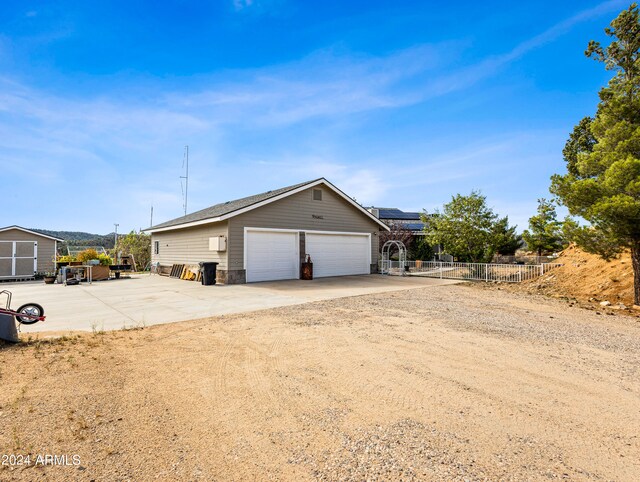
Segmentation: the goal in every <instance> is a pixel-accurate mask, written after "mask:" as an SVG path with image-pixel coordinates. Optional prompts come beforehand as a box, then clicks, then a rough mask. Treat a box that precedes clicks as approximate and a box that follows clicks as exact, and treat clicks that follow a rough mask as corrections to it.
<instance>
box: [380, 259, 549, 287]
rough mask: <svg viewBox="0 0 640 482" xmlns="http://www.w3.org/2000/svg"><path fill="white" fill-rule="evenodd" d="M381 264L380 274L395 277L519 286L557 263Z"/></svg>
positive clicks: (387, 262) (422, 262)
mask: <svg viewBox="0 0 640 482" xmlns="http://www.w3.org/2000/svg"><path fill="white" fill-rule="evenodd" d="M403 264H404V266H401V264H400V262H399V261H381V265H380V272H381V273H382V274H390V275H396V276H427V277H430V278H440V279H463V280H476V281H503V282H507V283H519V282H521V281H526V280H530V279H534V278H537V277H538V276H542V275H543V274H544V273H546V272H547V271H549V270H550V269H553V268H556V267H558V266H561V264H559V263H543V264H536V265H530V264H490V263H457V262H445V261H405V262H404V263H403Z"/></svg>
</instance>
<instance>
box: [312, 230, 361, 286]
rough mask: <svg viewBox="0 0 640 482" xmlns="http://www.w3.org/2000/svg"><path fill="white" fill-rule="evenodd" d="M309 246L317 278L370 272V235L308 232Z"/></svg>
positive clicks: (314, 273)
mask: <svg viewBox="0 0 640 482" xmlns="http://www.w3.org/2000/svg"><path fill="white" fill-rule="evenodd" d="M305 249H306V251H307V254H309V255H310V256H311V261H312V262H313V275H314V277H318V278H322V277H325V276H345V275H358V274H369V273H370V266H369V256H370V253H371V242H370V239H369V236H362V235H346V234H317V233H307V234H306V238H305Z"/></svg>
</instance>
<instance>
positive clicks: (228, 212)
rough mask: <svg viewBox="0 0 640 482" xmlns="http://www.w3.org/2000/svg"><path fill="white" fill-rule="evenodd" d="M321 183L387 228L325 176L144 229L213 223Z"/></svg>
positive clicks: (212, 207)
mask: <svg viewBox="0 0 640 482" xmlns="http://www.w3.org/2000/svg"><path fill="white" fill-rule="evenodd" d="M320 184H323V185H325V186H326V187H328V188H329V189H331V190H332V191H334V192H335V193H337V194H338V195H339V196H341V197H342V198H344V199H345V200H346V201H348V202H349V203H350V204H352V205H353V206H355V207H356V208H357V209H358V210H359V211H360V212H361V214H363V215H365V216H367V217H368V218H370V219H371V220H372V221H374V222H376V223H377V224H378V225H380V226H382V227H383V228H384V229H387V230H388V229H389V228H388V226H387V225H386V224H384V223H383V222H382V221H380V220H379V219H378V218H376V217H375V216H374V215H373V214H371V213H370V212H369V211H367V210H366V209H365V208H363V207H362V206H361V205H360V204H358V203H357V202H355V201H354V200H353V199H351V198H350V197H349V196H347V195H346V194H345V193H343V192H342V191H341V190H340V189H338V188H337V187H335V186H334V185H333V184H331V183H330V182H329V181H327V180H326V179H325V178H320V179H314V180H313V181H307V182H303V183H300V184H294V185H293V186H287V187H283V188H280V189H275V190H272V191H267V192H264V193H261V194H256V195H253V196H247V197H244V198H240V199H236V200H234V201H227V202H224V203H220V204H216V205H214V206H210V207H208V208H205V209H201V210H200V211H196V212H194V213H191V214H187V215H186V216H182V217H180V218H176V219H172V220H170V221H166V222H164V223H161V224H157V225H155V226H151V227H149V228H147V229H146V230H145V231H148V232H151V233H153V232H156V231H169V230H173V229H183V228H188V227H192V226H198V225H201V224H208V223H214V222H219V221H224V220H225V219H229V218H231V217H234V216H237V215H239V214H242V213H245V212H247V211H251V210H253V209H257V208H259V207H261V206H264V205H266V204H269V203H272V202H274V201H277V200H279V199H283V198H285V197H288V196H291V195H293V194H295V193H298V192H301V191H303V190H305V189H309V188H311V187H313V186H317V185H320Z"/></svg>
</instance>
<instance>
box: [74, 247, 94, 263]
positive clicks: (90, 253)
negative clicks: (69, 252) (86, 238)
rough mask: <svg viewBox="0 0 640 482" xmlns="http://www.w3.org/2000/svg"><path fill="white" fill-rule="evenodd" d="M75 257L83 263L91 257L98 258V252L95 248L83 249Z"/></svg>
mask: <svg viewBox="0 0 640 482" xmlns="http://www.w3.org/2000/svg"><path fill="white" fill-rule="evenodd" d="M77 258H78V261H81V262H83V263H86V262H87V261H89V260H92V259H99V258H98V252H97V251H96V250H95V249H85V250H84V251H80V252H79V253H78V256H77Z"/></svg>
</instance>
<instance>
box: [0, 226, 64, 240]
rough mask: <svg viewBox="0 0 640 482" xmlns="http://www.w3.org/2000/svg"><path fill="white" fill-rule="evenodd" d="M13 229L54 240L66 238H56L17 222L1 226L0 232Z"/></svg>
mask: <svg viewBox="0 0 640 482" xmlns="http://www.w3.org/2000/svg"><path fill="white" fill-rule="evenodd" d="M11 229H17V230H18V231H23V232H25V233H29V234H34V235H36V236H41V237H43V238H47V239H53V240H54V241H61V242H63V241H64V239H60V238H56V237H54V236H49V235H48V234H43V233H39V232H38V231H34V230H32V229H26V228H22V227H20V226H17V225H15V224H14V225H13V226H7V227H6V228H0V233H2V232H4V231H9V230H11Z"/></svg>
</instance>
